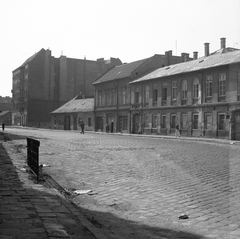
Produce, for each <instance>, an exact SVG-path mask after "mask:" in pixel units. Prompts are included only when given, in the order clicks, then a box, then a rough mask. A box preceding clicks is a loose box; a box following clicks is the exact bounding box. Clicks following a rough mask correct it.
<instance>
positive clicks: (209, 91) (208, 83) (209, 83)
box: [206, 75, 212, 97]
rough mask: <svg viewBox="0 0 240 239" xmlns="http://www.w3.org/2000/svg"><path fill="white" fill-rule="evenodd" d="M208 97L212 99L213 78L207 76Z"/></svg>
mask: <svg viewBox="0 0 240 239" xmlns="http://www.w3.org/2000/svg"><path fill="white" fill-rule="evenodd" d="M206 97H212V76H210V75H209V76H207V79H206Z"/></svg>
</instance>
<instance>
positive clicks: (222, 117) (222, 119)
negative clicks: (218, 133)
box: [218, 114, 225, 130]
mask: <svg viewBox="0 0 240 239" xmlns="http://www.w3.org/2000/svg"><path fill="white" fill-rule="evenodd" d="M218 130H225V114H219V115H218Z"/></svg>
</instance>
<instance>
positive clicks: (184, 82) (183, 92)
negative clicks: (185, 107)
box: [182, 80, 187, 100]
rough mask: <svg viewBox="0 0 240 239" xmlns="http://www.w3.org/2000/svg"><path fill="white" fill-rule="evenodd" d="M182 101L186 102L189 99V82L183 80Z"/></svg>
mask: <svg viewBox="0 0 240 239" xmlns="http://www.w3.org/2000/svg"><path fill="white" fill-rule="evenodd" d="M182 99H183V100H186V99H187V81H186V80H183V82H182Z"/></svg>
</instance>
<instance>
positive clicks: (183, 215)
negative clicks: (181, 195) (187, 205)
mask: <svg viewBox="0 0 240 239" xmlns="http://www.w3.org/2000/svg"><path fill="white" fill-rule="evenodd" d="M178 218H179V220H180V219H188V218H189V217H188V215H187V214H181V215H180V216H179V217H178Z"/></svg>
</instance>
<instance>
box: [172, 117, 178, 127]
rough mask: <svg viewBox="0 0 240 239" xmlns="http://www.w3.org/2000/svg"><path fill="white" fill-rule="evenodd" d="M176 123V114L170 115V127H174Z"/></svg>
mask: <svg viewBox="0 0 240 239" xmlns="http://www.w3.org/2000/svg"><path fill="white" fill-rule="evenodd" d="M176 124H177V116H176V115H171V128H172V129H175V127H176Z"/></svg>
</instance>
